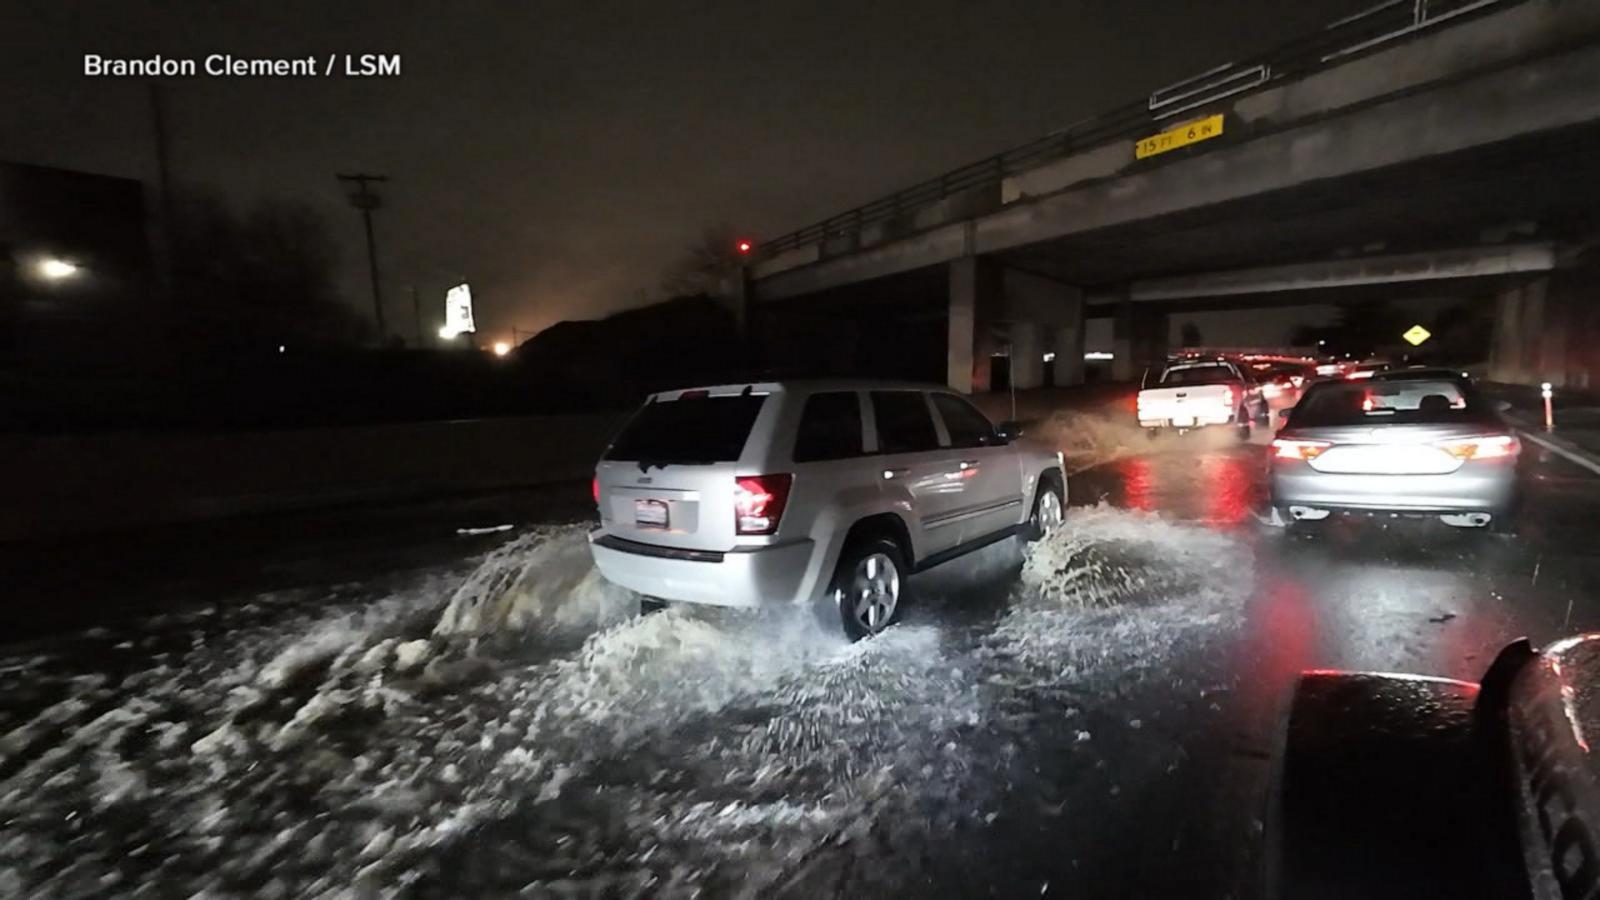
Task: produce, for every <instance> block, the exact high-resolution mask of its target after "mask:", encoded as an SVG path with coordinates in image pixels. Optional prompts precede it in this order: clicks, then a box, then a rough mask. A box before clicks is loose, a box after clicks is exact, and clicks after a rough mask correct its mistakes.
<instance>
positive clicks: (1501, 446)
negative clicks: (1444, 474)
mask: <svg viewBox="0 0 1600 900" xmlns="http://www.w3.org/2000/svg"><path fill="white" fill-rule="evenodd" d="M1434 446H1436V447H1438V448H1439V449H1440V450H1443V451H1444V452H1446V453H1448V454H1450V455H1451V456H1454V457H1455V458H1456V459H1463V460H1465V459H1506V458H1509V457H1514V456H1516V455H1517V454H1518V453H1521V452H1522V442H1521V441H1518V440H1517V439H1516V437H1515V436H1514V435H1509V434H1492V435H1488V436H1486V437H1475V438H1462V439H1460V440H1454V441H1441V442H1439V443H1438V444H1435V445H1434Z"/></svg>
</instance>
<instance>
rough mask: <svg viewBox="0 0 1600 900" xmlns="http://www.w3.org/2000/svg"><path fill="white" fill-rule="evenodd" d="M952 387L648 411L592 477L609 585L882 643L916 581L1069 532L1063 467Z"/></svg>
mask: <svg viewBox="0 0 1600 900" xmlns="http://www.w3.org/2000/svg"><path fill="white" fill-rule="evenodd" d="M1019 436H1020V432H1019V431H1018V430H1017V429H1016V427H1015V426H1011V425H1004V426H1002V427H1000V428H996V427H995V426H994V425H992V424H991V423H990V422H989V420H988V419H987V418H985V417H984V415H983V413H981V412H979V411H978V410H977V409H976V408H975V407H974V406H973V405H972V404H971V403H969V402H968V401H967V400H966V398H964V397H962V396H961V395H959V394H955V393H952V392H950V391H949V390H946V389H944V388H939V387H930V386H926V385H916V384H897V383H888V382H868V381H830V382H817V381H806V382H776V383H764V384H732V385H721V386H717V387H703V388H693V389H689V390H681V391H666V392H664V393H660V394H655V395H653V396H651V397H650V398H649V399H648V400H646V402H645V404H644V406H643V407H642V408H640V409H639V411H638V412H637V413H635V414H634V416H633V418H632V419H630V420H629V421H628V423H627V425H625V426H623V428H622V430H621V431H620V432H619V433H618V434H617V436H616V438H615V439H614V440H613V441H612V442H611V445H610V446H609V447H608V448H607V449H606V452H605V455H604V457H603V458H602V459H601V460H600V463H599V465H598V466H596V468H595V478H594V498H595V503H596V505H598V506H599V508H600V527H599V528H598V529H596V530H595V531H594V532H593V533H592V534H591V535H590V537H589V545H590V549H591V551H592V552H593V554H594V561H595V565H596V566H597V567H598V568H599V570H600V573H601V574H602V575H604V576H605V577H606V578H607V579H608V580H609V581H611V582H613V583H615V584H618V585H621V586H622V587H625V588H628V589H630V590H633V591H635V592H637V593H639V594H641V595H644V596H646V597H648V598H654V599H657V600H664V601H674V602H684V603H705V604H714V605H718V606H757V605H762V604H774V603H791V604H807V605H817V606H819V607H822V608H824V609H826V610H827V614H828V615H830V616H831V615H832V612H833V610H834V609H836V610H837V613H838V616H839V619H840V621H841V622H842V624H843V627H844V630H845V632H846V633H847V634H849V635H850V636H851V637H852V638H859V637H862V636H864V635H868V634H872V633H875V632H878V631H881V630H882V629H884V628H885V627H887V626H888V625H889V624H890V623H891V622H893V621H894V620H895V616H896V615H897V614H898V613H899V611H900V609H901V608H902V607H903V606H904V604H905V601H906V578H907V576H909V575H911V574H912V573H913V572H917V571H920V570H923V569H926V568H928V567H930V566H934V565H937V564H939V563H941V562H944V561H946V560H949V559H952V558H954V557H956V556H959V555H961V554H963V553H966V552H968V551H970V550H975V549H977V548H979V547H982V546H984V545H985V544H989V543H993V542H994V541H997V540H1000V539H1003V538H1006V537H1008V536H1010V535H1012V534H1016V533H1019V532H1022V533H1024V534H1025V535H1027V536H1033V537H1036V536H1038V535H1040V534H1042V533H1044V532H1045V531H1046V530H1048V529H1050V528H1052V527H1054V526H1055V525H1056V524H1058V523H1059V522H1060V521H1061V518H1062V515H1063V512H1064V510H1065V503H1066V479H1065V478H1064V477H1063V475H1062V472H1063V468H1062V463H1061V455H1060V454H1059V453H1056V452H1053V451H1051V450H1049V449H1047V448H1044V447H1036V446H1030V445H1028V444H1026V443H1023V442H1020V441H1018V440H1017V438H1018V437H1019Z"/></svg>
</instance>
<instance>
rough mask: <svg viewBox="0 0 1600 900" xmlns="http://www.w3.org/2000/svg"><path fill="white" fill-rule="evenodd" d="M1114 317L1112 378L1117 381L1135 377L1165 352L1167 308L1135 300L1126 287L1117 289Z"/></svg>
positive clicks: (1164, 354) (1164, 356) (1112, 328)
mask: <svg viewBox="0 0 1600 900" xmlns="http://www.w3.org/2000/svg"><path fill="white" fill-rule="evenodd" d="M1118 294H1119V296H1118V298H1117V313H1116V318H1115V319H1113V320H1112V323H1111V352H1112V354H1113V357H1112V360H1111V377H1112V378H1114V379H1116V380H1118V381H1132V380H1134V379H1136V378H1138V377H1139V376H1140V375H1141V374H1142V373H1143V372H1144V369H1145V367H1146V366H1150V365H1154V364H1156V363H1159V362H1160V361H1161V360H1163V359H1165V358H1166V355H1167V311H1166V310H1165V309H1162V308H1161V307H1159V306H1155V305H1152V304H1148V303H1134V302H1133V301H1132V300H1130V299H1129V298H1128V291H1127V289H1126V288H1121V289H1119V290H1118Z"/></svg>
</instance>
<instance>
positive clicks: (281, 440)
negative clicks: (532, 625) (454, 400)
mask: <svg viewBox="0 0 1600 900" xmlns="http://www.w3.org/2000/svg"><path fill="white" fill-rule="evenodd" d="M625 416H626V414H616V413H613V414H605V415H581V416H580V415H569V416H538V417H529V418H506V419H470V420H461V421H446V422H421V423H408V424H397V425H380V426H364V427H351V428H322V429H306V430H297V431H267V432H230V433H215V434H195V433H148V434H147V433H125V434H103V435H50V436H15V435H7V436H0V472H3V473H4V476H3V478H4V484H5V490H4V492H3V497H4V499H3V502H0V541H11V540H19V539H25V538H34V537H53V536H62V535H68V534H84V533H90V532H95V531H104V530H116V529H127V528H138V527H141V526H145V525H152V524H160V523H172V522H192V521H199V520H205V519H210V518H217V517H224V516H238V515H250V514H255V513H265V512H275V511H282V510H290V509H314V508H317V507H323V506H334V505H339V504H346V503H360V502H388V501H403V500H408V499H416V498H422V497H431V496H444V495H449V494H465V493H472V492H480V491H489V490H494V489H497V488H512V487H522V486H530V485H538V484H549V483H553V482H559V481H571V480H580V479H585V478H588V477H589V474H590V473H591V472H592V471H593V468H594V462H595V460H596V459H597V458H598V457H599V454H600V451H601V450H602V449H603V447H604V445H605V442H606V440H607V438H609V437H610V435H611V434H612V432H613V431H614V430H615V429H616V428H617V427H618V426H620V424H621V423H622V421H623V419H624V418H625Z"/></svg>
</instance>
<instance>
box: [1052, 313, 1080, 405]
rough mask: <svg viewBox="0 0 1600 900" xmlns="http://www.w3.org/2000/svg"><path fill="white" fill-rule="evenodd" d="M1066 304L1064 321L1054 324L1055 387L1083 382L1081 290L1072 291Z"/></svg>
mask: <svg viewBox="0 0 1600 900" xmlns="http://www.w3.org/2000/svg"><path fill="white" fill-rule="evenodd" d="M1072 293H1073V296H1072V299H1071V300H1070V301H1068V302H1067V304H1066V312H1067V314H1066V323H1065V324H1062V325H1058V326H1056V329H1055V331H1056V334H1055V348H1054V349H1055V354H1056V358H1055V362H1054V363H1052V365H1054V366H1055V383H1056V387H1066V386H1068V385H1073V384H1083V352H1084V340H1083V338H1084V330H1085V329H1084V321H1083V292H1082V291H1076V290H1075V291H1073V292H1072Z"/></svg>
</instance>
